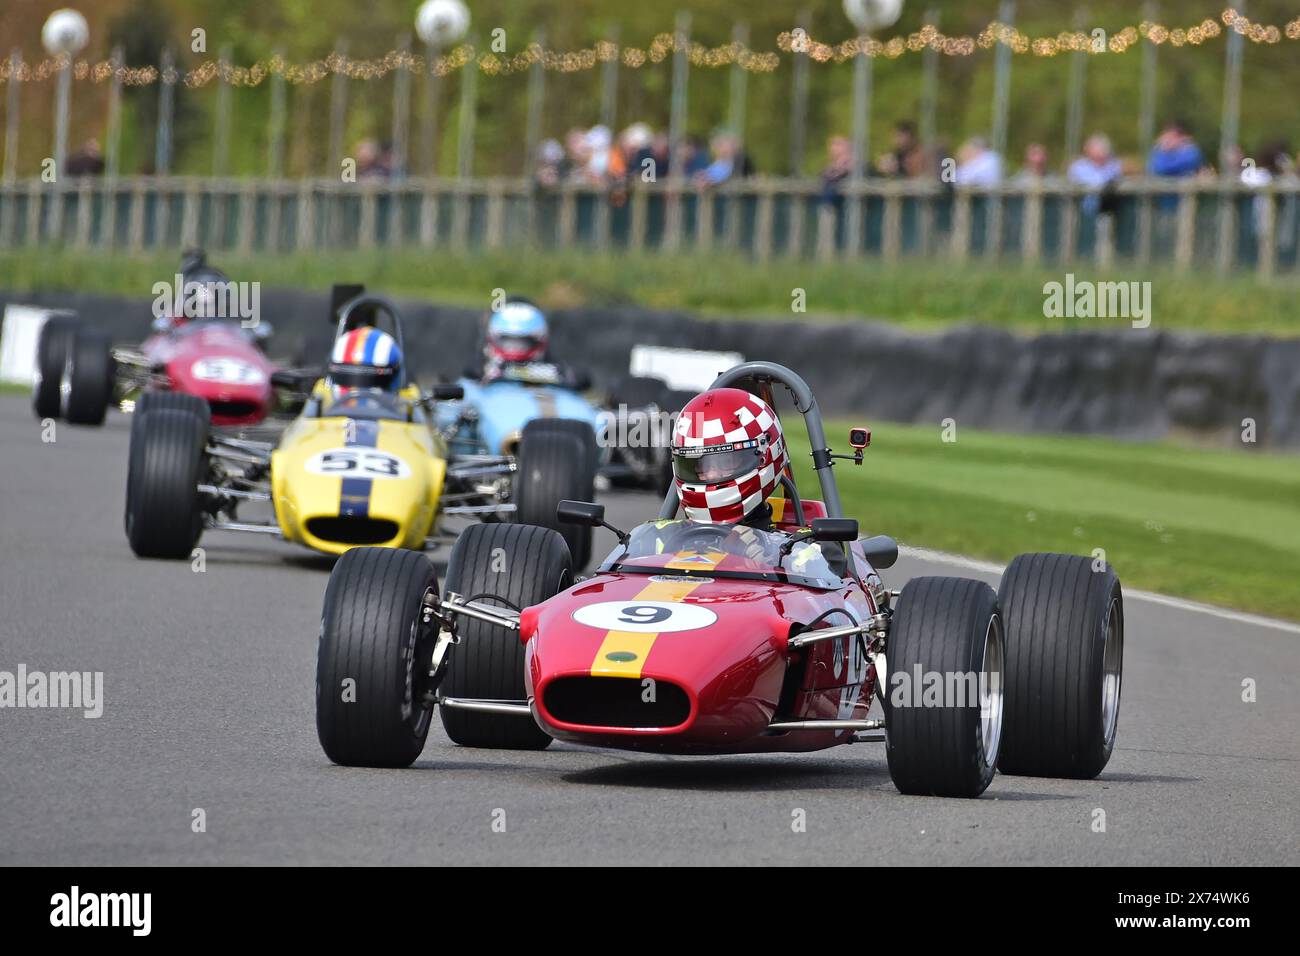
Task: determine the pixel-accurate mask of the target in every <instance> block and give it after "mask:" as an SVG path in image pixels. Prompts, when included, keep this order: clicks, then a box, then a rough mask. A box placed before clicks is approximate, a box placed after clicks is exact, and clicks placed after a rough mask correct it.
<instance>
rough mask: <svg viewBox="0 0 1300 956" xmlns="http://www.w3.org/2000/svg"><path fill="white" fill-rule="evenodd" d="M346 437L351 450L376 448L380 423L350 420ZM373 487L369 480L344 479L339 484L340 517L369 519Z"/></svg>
mask: <svg viewBox="0 0 1300 956" xmlns="http://www.w3.org/2000/svg"><path fill="white" fill-rule="evenodd" d="M344 435H345V436H346V437H345V440H344V444H345V445H347V446H348V447H349V448H351V447H359V448H374V447H375V445H376V444H378V442H379V422H369V421H360V420H358V419H355V418H350V419H348V423H347V424H346V425H345V426H344ZM373 485H374V482H373V481H371V480H370V479H369V478H344V479H343V481H342V482H341V483H340V484H339V517H340V518H368V517H369V516H370V491H371V488H372V487H373Z"/></svg>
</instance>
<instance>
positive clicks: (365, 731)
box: [316, 548, 438, 767]
mask: <svg viewBox="0 0 1300 956" xmlns="http://www.w3.org/2000/svg"><path fill="white" fill-rule="evenodd" d="M437 593H438V577H437V573H436V571H435V570H434V567H433V564H432V563H431V562H430V561H429V559H428V558H426V557H425V556H424V555H423V554H420V553H418V552H415V551H406V550H403V549H400V548H353V549H351V550H350V551H346V552H344V554H343V556H342V557H341V558H339V560H338V562H337V563H336V564H335V565H334V570H333V571H332V572H331V573H330V579H329V585H328V586H327V587H326V589H325V606H324V609H323V610H322V612H321V623H320V643H319V645H318V647H317V652H316V735H317V736H318V737H319V738H320V744H321V747H322V748H323V749H324V751H325V755H326V756H327V757H329V758H330V760H332V761H334V762H335V763H337V764H343V765H344V766H349V767H409V766H410V765H411V764H412V763H414V762H415V760H416V758H417V757H419V756H420V752H421V751H422V750H423V749H424V742H425V739H426V738H427V737H428V735H429V724H430V722H431V720H432V717H433V702H432V700H431V699H430V696H431V695H430V692H431V691H432V689H433V688H432V687H430V686H428V680H429V677H428V672H429V667H430V661H431V659H432V654H433V643H434V642H435V640H436V633H435V628H433V627H429V626H427V625H425V624H424V621H423V613H424V607H425V599H426V596H428V595H433V596H436V595H437Z"/></svg>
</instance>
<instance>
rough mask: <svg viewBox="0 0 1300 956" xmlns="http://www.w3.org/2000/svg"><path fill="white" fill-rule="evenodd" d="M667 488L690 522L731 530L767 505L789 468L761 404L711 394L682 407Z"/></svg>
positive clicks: (776, 429)
mask: <svg viewBox="0 0 1300 956" xmlns="http://www.w3.org/2000/svg"><path fill="white" fill-rule="evenodd" d="M672 453H673V484H674V486H675V487H676V488H677V496H678V497H679V498H681V500H682V509H683V511H685V513H686V517H687V518H688V519H689V520H691V521H706V522H711V523H713V524H735V523H737V522H739V521H743V520H744V519H745V518H746V517H747V516H748V515H749V514H750V513H751V512H752V511H754V509H755V508H758V507H759V506H760V505H762V504H763V502H764V501H766V500H767V498H768V496H769V495H771V494H772V492H773V491H775V490H776V486H777V483H778V482H779V481H780V480H781V472H782V470H784V469H785V468H786V467H787V466H788V465H789V457H788V456H787V454H786V450H785V438H784V437H783V436H782V434H781V422H780V420H779V419H778V418H777V417H776V412H775V411H773V410H772V408H771V406H770V405H768V404H767V402H765V401H763V400H762V399H761V398H759V397H758V396H756V395H751V394H750V393H749V392H746V391H743V390H741V389H739V388H715V389H711V390H709V391H707V392H704V393H703V394H701V395H697V396H695V398H693V399H691V400H690V401H689V402H687V403H686V407H685V408H683V409H682V411H681V414H680V415H679V416H678V417H677V424H676V425H675V426H674V428H673V440H672Z"/></svg>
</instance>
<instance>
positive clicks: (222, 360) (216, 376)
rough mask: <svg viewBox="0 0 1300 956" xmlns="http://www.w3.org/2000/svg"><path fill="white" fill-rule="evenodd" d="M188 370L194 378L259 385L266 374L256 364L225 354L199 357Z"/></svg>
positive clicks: (225, 383) (226, 383) (233, 383)
mask: <svg viewBox="0 0 1300 956" xmlns="http://www.w3.org/2000/svg"><path fill="white" fill-rule="evenodd" d="M190 371H191V372H192V373H193V374H194V377H195V378H201V379H203V380H204V381H205V382H220V383H221V384H223V385H261V384H262V383H263V382H264V381H266V376H265V375H264V374H263V373H262V370H261V369H260V368H258V367H257V366H256V365H250V364H249V363H248V362H244V361H242V360H240V359H237V358H231V357H229V356H225V355H219V356H215V357H212V358H201V359H199V360H198V361H197V362H195V363H194V364H193V365H192V366H191V367H190Z"/></svg>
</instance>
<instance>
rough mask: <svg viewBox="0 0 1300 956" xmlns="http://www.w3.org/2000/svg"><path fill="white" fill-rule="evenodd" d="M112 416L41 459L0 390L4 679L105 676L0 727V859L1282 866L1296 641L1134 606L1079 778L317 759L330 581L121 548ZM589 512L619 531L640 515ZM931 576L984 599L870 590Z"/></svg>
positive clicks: (572, 757) (864, 761)
mask: <svg viewBox="0 0 1300 956" xmlns="http://www.w3.org/2000/svg"><path fill="white" fill-rule="evenodd" d="M128 421H129V420H128V419H127V418H126V417H125V416H121V415H117V414H114V415H113V416H112V417H111V418H110V420H109V422H108V423H107V425H106V426H105V427H104V428H102V429H84V428H81V429H79V428H75V427H73V426H67V425H62V424H60V425H59V426H58V431H57V433H56V435H57V440H56V441H55V442H54V443H52V444H46V443H42V441H41V430H40V426H39V424H38V423H37V422H36V421H35V420H34V419H33V418H32V415H31V411H30V406H29V404H28V402H27V401H26V400H25V399H23V398H20V397H15V396H5V397H0V478H2V481H0V544H2V547H0V670H8V671H11V672H12V671H14V670H16V668H17V666H18V665H19V664H20V663H21V664H25V665H26V666H27V668H28V669H29V670H45V671H56V670H73V669H75V670H83V671H103V672H104V675H105V677H104V680H105V690H104V696H105V705H104V713H103V716H102V717H100V718H98V719H86V718H84V717H83V716H82V714H81V713H80V712H79V711H69V710H53V709H23V710H15V709H3V710H0V794H2V795H0V863H5V864H15V863H25V864H69V865H80V864H214V863H215V864H287V863H304V864H363V863H364V864H368V863H394V864H470V863H536V864H570V863H578V864H584V863H616V864H638V865H646V864H670V863H732V864H757V863H767V864H781V863H790V864H827V863H833V864H852V863H861V864H882V863H883V864H889V863H893V864H943V863H973V864H981V863H1035V864H1202V865H1219V864H1293V865H1294V864H1296V863H1300V849H1297V838H1296V834H1297V833H1298V832H1300V797H1298V796H1297V794H1300V746H1298V744H1297V728H1298V727H1300V695H1297V693H1296V688H1297V686H1300V634H1297V633H1294V632H1293V631H1287V630H1284V629H1279V628H1274V627H1270V626H1267V625H1260V624H1252V623H1249V622H1243V621H1234V620H1224V619H1221V618H1217V617H1215V616H1212V615H1207V614H1205V613H1202V612H1199V611H1196V610H1190V609H1186V608H1179V607H1169V606H1164V605H1161V604H1156V603H1153V602H1151V601H1147V600H1137V599H1134V600H1130V601H1129V602H1128V603H1127V607H1126V612H1127V646H1126V655H1125V658H1126V659H1125V673H1124V685H1123V703H1122V707H1121V711H1120V728H1119V741H1118V747H1117V750H1116V752H1115V755H1114V757H1113V758H1112V759H1111V762H1110V764H1109V766H1108V767H1107V768H1106V770H1105V772H1104V773H1103V775H1102V776H1101V777H1100V778H1099V779H1097V780H1092V781H1073V780H1047V779H1035V778H1027V777H1008V776H998V777H996V778H995V779H994V781H993V783H992V785H991V786H990V788H989V790H988V792H987V793H986V794H985V796H984V798H983V799H980V800H948V799H939V798H923V797H907V796H902V795H900V794H899V793H898V792H897V791H895V789H894V787H893V786H892V784H891V783H890V780H889V773H888V770H887V767H886V764H885V756H884V748H883V745H882V744H857V745H854V746H850V747H839V748H835V749H833V750H830V751H823V752H821V753H816V754H806V755H790V756H744V757H724V758H699V757H693V758H677V757H657V756H642V755H636V754H628V753H621V752H615V751H606V750H589V749H583V748H580V747H575V746H569V745H565V744H558V743H557V744H553V745H552V746H551V748H550V749H549V750H547V751H544V752H541V753H514V752H500V751H488V750H471V749H464V748H460V747H456V746H454V745H452V744H451V743H450V742H449V741H448V740H447V739H446V737H445V736H444V735H443V734H442V729H441V725H440V724H439V722H438V721H436V720H435V721H434V725H433V731H432V732H431V733H430V736H429V742H428V745H427V747H426V748H425V751H424V754H423V756H422V757H421V759H420V760H419V761H418V762H417V763H416V765H415V766H414V767H413V768H411V769H408V770H397V771H377V770H358V769H347V768H342V767H336V766H333V765H331V764H330V763H329V761H327V760H326V759H325V757H324V755H323V754H322V753H321V750H320V746H319V744H318V743H317V740H316V729H315V722H314V707H313V685H314V666H315V657H314V655H315V647H316V636H317V626H318V622H319V615H320V603H321V597H322V594H323V592H324V588H325V583H326V578H327V575H328V570H329V562H328V561H323V560H321V559H319V558H316V557H313V556H311V555H310V554H309V553H308V552H306V551H303V550H301V549H297V548H295V547H291V546H288V545H285V544H282V543H280V542H278V541H276V540H273V539H269V538H262V537H256V538H254V537H251V536H247V535H245V536H239V535H235V534H232V533H221V534H210V535H208V536H206V537H205V538H204V540H203V542H202V544H203V546H204V547H205V548H206V552H207V569H206V571H204V572H203V573H195V572H193V571H192V570H191V567H190V564H189V563H188V562H178V563H170V562H161V561H142V560H138V559H136V558H135V557H133V556H132V554H131V552H130V550H129V549H128V547H127V543H126V540H125V536H124V535H123V531H122V500H123V488H124V481H125V469H126V444H127V427H128ZM607 501H608V503H609V506H610V517H611V520H612V521H613V522H614V523H615V524H621V525H624V526H626V525H630V524H632V523H634V522H635V521H637V520H640V519H643V518H644V517H645V516H647V514H648V513H649V512H650V510H651V509H652V507H653V503H652V502H651V500H650V499H649V498H648V497H647V496H644V495H611V496H608V497H607ZM861 517H862V518H863V519H864V522H867V526H869V521H868V519H869V517H870V516H865V515H864V516H861ZM872 530H876V529H872ZM609 544H610V541H609V540H603V541H602V543H601V544H600V547H602V548H603V547H605V546H607V545H609ZM1206 560H1213V556H1212V555H1207V556H1206ZM936 573H948V574H963V575H974V576H984V577H987V578H989V579H990V580H991V581H992V582H993V583H996V578H995V577H994V576H992V575H989V574H987V573H983V574H981V573H980V572H976V571H972V570H970V569H969V568H965V567H960V566H958V567H954V566H951V565H949V566H945V565H944V564H942V563H936V562H935V561H933V560H931V561H920V560H916V559H910V560H909V559H906V558H905V559H903V560H902V561H900V564H899V566H898V567H896V568H894V569H892V570H891V571H889V572H887V573H886V580H887V582H888V583H889V584H890V585H891V586H893V587H899V586H901V585H902V583H903V582H904V581H905V580H906V579H907V578H908V577H910V576H912V575H916V574H936ZM1121 573H1122V569H1121ZM1247 677H1249V678H1254V679H1255V680H1256V681H1257V686H1258V701H1257V702H1256V703H1253V704H1247V703H1243V702H1242V700H1241V692H1242V680H1243V678H1247ZM196 808H201V809H202V810H203V811H204V814H205V816H206V832H203V833H195V832H193V830H192V827H191V822H192V820H193V819H194V811H195V809H196ZM796 810H803V811H804V812H805V814H806V831H805V832H795V830H794V828H793V827H792V822H793V821H794V819H795V811H796ZM1096 810H1103V811H1104V812H1105V823H1106V831H1105V832H1104V833H1098V832H1094V829H1093V822H1094V819H1096V815H1095V811H1096ZM503 818H504V821H505V832H495V831H494V828H493V823H494V821H497V822H498V823H499V821H501V820H502V819H503Z"/></svg>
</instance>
